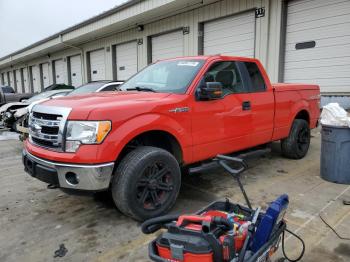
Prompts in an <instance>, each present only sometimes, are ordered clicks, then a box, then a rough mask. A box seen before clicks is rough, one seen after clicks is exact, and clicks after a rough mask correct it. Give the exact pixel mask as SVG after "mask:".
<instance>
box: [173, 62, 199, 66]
mask: <svg viewBox="0 0 350 262" xmlns="http://www.w3.org/2000/svg"><path fill="white" fill-rule="evenodd" d="M198 64H199V62H191V61H181V62H178V63H177V65H178V66H197V65H198Z"/></svg>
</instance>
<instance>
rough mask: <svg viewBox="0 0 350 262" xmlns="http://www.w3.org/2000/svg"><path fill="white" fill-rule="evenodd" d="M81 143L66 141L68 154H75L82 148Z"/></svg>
mask: <svg viewBox="0 0 350 262" xmlns="http://www.w3.org/2000/svg"><path fill="white" fill-rule="evenodd" d="M80 144H81V143H80V141H66V152H69V153H74V152H76V151H77V150H78V148H79V147H80Z"/></svg>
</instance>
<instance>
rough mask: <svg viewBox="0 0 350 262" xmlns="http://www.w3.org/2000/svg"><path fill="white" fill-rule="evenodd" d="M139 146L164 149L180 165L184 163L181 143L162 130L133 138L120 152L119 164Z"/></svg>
mask: <svg viewBox="0 0 350 262" xmlns="http://www.w3.org/2000/svg"><path fill="white" fill-rule="evenodd" d="M138 146H154V147H159V148H162V149H164V150H166V151H168V152H169V153H171V154H172V155H173V156H174V157H175V158H176V160H177V161H178V163H180V164H181V163H182V159H183V158H182V150H181V146H180V144H179V142H178V141H177V139H176V138H175V137H174V136H173V135H172V134H170V133H168V132H165V131H161V130H154V131H148V132H145V133H142V134H140V135H138V136H136V137H135V138H133V139H132V140H131V141H130V142H129V143H127V144H126V145H125V147H124V148H123V150H122V151H121V152H120V154H119V156H118V159H117V162H120V160H121V159H123V158H124V156H125V155H127V154H128V153H129V152H130V151H132V150H134V149H135V148H136V147H138Z"/></svg>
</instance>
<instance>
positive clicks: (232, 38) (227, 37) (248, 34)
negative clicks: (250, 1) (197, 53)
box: [203, 11, 255, 57]
mask: <svg viewBox="0 0 350 262" xmlns="http://www.w3.org/2000/svg"><path fill="white" fill-rule="evenodd" d="M203 34H204V40H203V49H204V50H203V51H204V54H205V55H215V54H223V55H234V56H245V57H254V50H255V12H253V11H252V12H246V13H243V14H239V15H235V16H230V17H226V18H221V19H218V20H214V21H210V22H206V23H204V28H203Z"/></svg>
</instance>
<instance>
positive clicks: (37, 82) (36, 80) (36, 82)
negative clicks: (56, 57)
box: [30, 65, 41, 93]
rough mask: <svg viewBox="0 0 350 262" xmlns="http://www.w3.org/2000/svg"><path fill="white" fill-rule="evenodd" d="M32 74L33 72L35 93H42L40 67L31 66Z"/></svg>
mask: <svg viewBox="0 0 350 262" xmlns="http://www.w3.org/2000/svg"><path fill="white" fill-rule="evenodd" d="M30 68H31V70H32V72H31V78H32V79H31V82H32V86H33V92H34V93H36V92H40V91H41V84H40V70H39V66H36V65H35V66H31V67H30Z"/></svg>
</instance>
